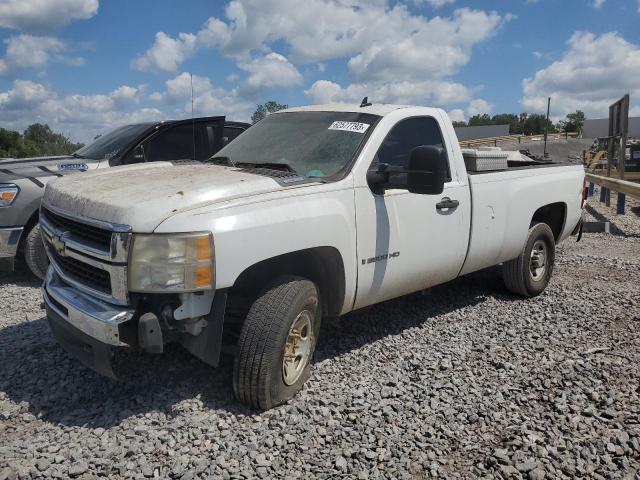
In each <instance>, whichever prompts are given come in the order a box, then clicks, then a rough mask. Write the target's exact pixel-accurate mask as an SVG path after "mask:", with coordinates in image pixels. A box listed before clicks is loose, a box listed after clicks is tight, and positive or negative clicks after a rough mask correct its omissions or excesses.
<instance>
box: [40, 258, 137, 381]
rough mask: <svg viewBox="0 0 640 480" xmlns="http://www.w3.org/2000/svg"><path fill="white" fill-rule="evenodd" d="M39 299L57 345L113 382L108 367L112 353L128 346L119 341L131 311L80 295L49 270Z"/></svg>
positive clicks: (110, 370)
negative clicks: (42, 300) (42, 299)
mask: <svg viewBox="0 0 640 480" xmlns="http://www.w3.org/2000/svg"><path fill="white" fill-rule="evenodd" d="M42 296H43V298H44V303H45V307H46V310H47V319H48V321H49V326H50V327H51V332H52V333H53V336H54V338H55V339H56V341H57V342H58V343H59V344H60V345H61V346H62V347H63V348H64V349H65V350H66V351H67V352H69V353H70V354H72V355H73V356H74V357H76V358H78V359H79V360H80V361H81V362H82V363H83V364H85V365H86V366H87V367H89V368H91V369H92V370H95V371H97V372H98V373H100V374H102V375H106V376H108V377H112V378H116V375H115V374H114V372H113V369H112V365H111V364H112V356H113V350H114V347H126V346H128V345H127V344H126V343H125V342H123V341H122V340H121V327H122V325H124V324H125V323H127V322H129V321H130V320H131V319H132V318H133V315H134V311H133V310H129V309H127V308H125V307H118V306H115V305H110V304H108V303H105V302H103V301H101V300H98V299H96V298H94V297H90V296H89V295H86V294H84V293H82V292H79V291H78V290H77V289H74V288H73V287H70V286H68V285H66V284H65V283H64V282H63V281H62V280H61V279H60V278H59V277H58V276H57V275H56V273H55V272H54V270H53V268H51V267H50V268H49V270H48V272H47V279H46V281H45V284H44V286H43V288H42Z"/></svg>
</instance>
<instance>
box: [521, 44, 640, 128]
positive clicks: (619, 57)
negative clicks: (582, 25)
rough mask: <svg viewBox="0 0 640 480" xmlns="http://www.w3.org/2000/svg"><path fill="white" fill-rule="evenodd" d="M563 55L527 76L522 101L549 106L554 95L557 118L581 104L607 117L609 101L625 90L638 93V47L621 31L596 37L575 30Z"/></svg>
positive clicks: (530, 107)
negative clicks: (621, 33) (623, 35)
mask: <svg viewBox="0 0 640 480" xmlns="http://www.w3.org/2000/svg"><path fill="white" fill-rule="evenodd" d="M567 45H568V48H567V50H566V51H565V52H564V54H563V55H562V58H561V59H560V60H558V61H556V62H553V63H551V64H550V65H548V66H547V67H546V68H544V69H542V70H538V71H537V72H536V73H535V75H534V76H533V77H530V78H526V79H525V80H524V81H523V97H522V100H521V104H522V106H523V107H524V108H525V109H526V110H527V111H529V112H538V113H542V112H544V111H546V107H547V97H551V111H552V116H554V117H563V116H565V115H566V114H567V113H570V112H572V111H575V110H577V109H580V110H583V111H584V112H585V113H586V114H587V116H606V115H607V114H608V107H609V105H610V104H611V103H613V102H614V101H616V100H618V99H619V98H620V97H622V96H623V95H624V94H625V93H630V94H631V98H632V99H634V98H637V97H638V96H640V83H638V81H637V79H638V78H639V77H640V47H639V46H638V45H636V44H633V43H630V42H628V41H626V40H625V39H624V38H622V37H621V36H620V35H619V34H617V33H613V32H612V33H605V34H603V35H600V36H596V35H594V34H592V33H588V32H576V33H574V34H573V36H572V37H571V38H570V39H569V41H568V42H567Z"/></svg>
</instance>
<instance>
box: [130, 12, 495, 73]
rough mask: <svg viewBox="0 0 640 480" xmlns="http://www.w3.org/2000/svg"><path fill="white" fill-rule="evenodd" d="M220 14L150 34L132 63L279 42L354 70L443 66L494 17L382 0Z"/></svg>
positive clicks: (148, 64) (241, 53)
mask: <svg viewBox="0 0 640 480" xmlns="http://www.w3.org/2000/svg"><path fill="white" fill-rule="evenodd" d="M225 14H226V18H227V21H226V22H225V21H222V20H220V19H218V18H214V17H212V18H210V19H209V20H208V21H207V22H206V23H205V25H204V26H203V28H202V29H201V30H200V31H198V32H197V33H195V34H191V33H180V34H179V35H178V36H177V37H175V38H172V37H168V36H167V35H165V34H164V33H162V32H160V33H158V34H157V35H156V40H155V42H154V44H153V45H152V46H151V48H150V49H149V50H148V51H147V52H146V53H144V54H143V55H142V56H140V57H138V59H136V60H135V61H134V65H135V66H136V67H137V68H141V69H155V70H165V71H175V69H176V68H177V64H179V63H180V62H182V61H184V60H186V59H187V58H188V57H189V56H191V55H193V53H195V51H196V50H197V49H201V48H216V49H218V50H219V51H220V52H221V53H222V54H224V55H227V56H230V57H234V58H237V59H240V60H244V61H248V60H247V59H248V57H250V56H251V53H252V52H255V51H259V52H264V51H268V50H269V45H270V44H272V43H273V42H276V41H283V42H284V43H285V44H286V45H287V47H288V49H289V51H290V55H289V57H290V59H291V60H292V61H293V62H294V63H311V62H321V61H324V60H329V59H335V58H345V57H354V58H352V64H351V65H350V68H351V69H353V71H354V73H356V74H362V73H363V71H364V70H367V69H366V66H367V65H371V70H374V69H375V68H376V67H377V66H378V65H381V66H383V67H384V68H386V69H391V68H394V67H398V66H399V67H401V68H402V69H407V68H409V66H410V65H412V64H414V67H413V69H412V71H420V72H427V71H429V67H432V68H434V67H435V68H436V69H437V72H442V71H445V72H448V71H452V70H453V69H455V68H456V67H457V66H460V65H463V64H465V63H466V62H467V61H468V57H469V54H470V49H471V48H472V46H473V45H474V44H476V43H478V42H479V41H482V40H484V39H485V38H487V37H488V36H490V35H492V34H493V33H494V32H495V28H496V27H497V26H498V25H499V24H500V22H501V20H502V19H501V17H500V15H498V14H497V13H496V12H491V13H486V12H484V11H481V10H470V9H467V8H463V9H458V10H456V11H455V12H454V13H453V15H452V16H451V17H449V18H445V17H434V18H432V19H430V20H428V19H426V18H425V17H423V16H418V15H413V14H412V13H411V12H410V11H409V10H408V9H407V7H406V6H405V5H403V4H400V3H399V4H395V5H394V6H390V4H389V2H388V1H387V0H376V1H373V2H372V1H365V0H350V1H346V0H340V1H336V2H334V3H332V4H331V6H330V7H329V6H328V5H327V3H326V2H325V1H323V0H308V1H307V2H305V5H304V8H300V6H299V2H298V1H297V0H233V1H231V2H230V3H229V4H228V5H227V8H226V10H225ZM162 52H165V53H166V57H167V58H168V59H170V61H166V60H165V59H164V57H165V55H164V54H163V53H162ZM400 52H401V53H402V54H401V55H399V54H398V53H400ZM436 59H437V60H438V62H437V63H436V62H435V60H436ZM415 62H418V63H415ZM366 73H371V72H366Z"/></svg>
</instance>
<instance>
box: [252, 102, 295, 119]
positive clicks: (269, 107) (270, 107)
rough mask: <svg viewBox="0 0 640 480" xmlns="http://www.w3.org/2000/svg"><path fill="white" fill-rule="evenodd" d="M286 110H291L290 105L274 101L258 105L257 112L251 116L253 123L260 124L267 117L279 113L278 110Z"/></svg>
mask: <svg viewBox="0 0 640 480" xmlns="http://www.w3.org/2000/svg"><path fill="white" fill-rule="evenodd" d="M285 108H289V105H283V104H281V103H278V102H276V101H273V100H270V101H268V102H266V103H263V104H260V105H257V107H256V111H255V112H253V115H251V123H258V122H259V121H260V120H262V119H263V118H264V117H266V116H267V115H270V114H272V113H274V112H277V111H278V110H284V109H285Z"/></svg>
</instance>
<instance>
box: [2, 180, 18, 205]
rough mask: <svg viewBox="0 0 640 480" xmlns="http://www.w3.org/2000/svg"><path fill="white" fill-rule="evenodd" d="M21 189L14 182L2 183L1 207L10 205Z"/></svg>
mask: <svg viewBox="0 0 640 480" xmlns="http://www.w3.org/2000/svg"><path fill="white" fill-rule="evenodd" d="M19 192H20V189H19V188H18V186H17V185H14V184H13V183H0V207H8V206H9V205H11V204H12V203H13V201H14V200H15V199H16V197H17V196H18V193H19Z"/></svg>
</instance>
